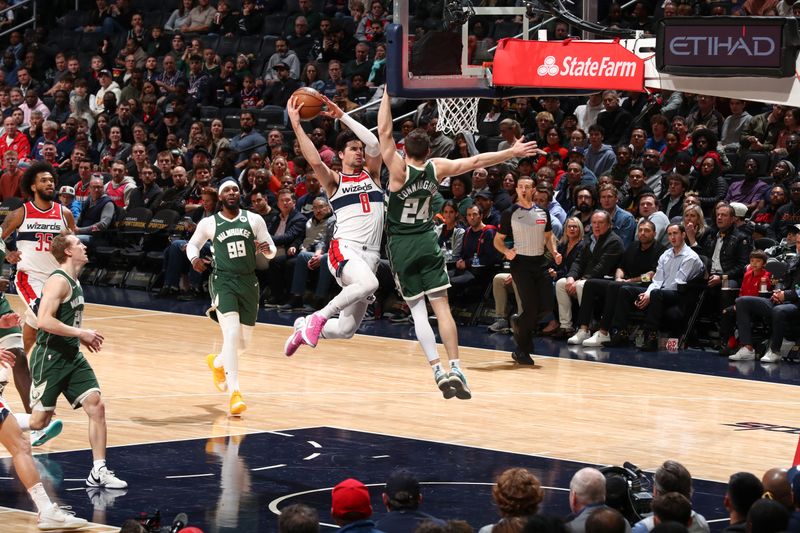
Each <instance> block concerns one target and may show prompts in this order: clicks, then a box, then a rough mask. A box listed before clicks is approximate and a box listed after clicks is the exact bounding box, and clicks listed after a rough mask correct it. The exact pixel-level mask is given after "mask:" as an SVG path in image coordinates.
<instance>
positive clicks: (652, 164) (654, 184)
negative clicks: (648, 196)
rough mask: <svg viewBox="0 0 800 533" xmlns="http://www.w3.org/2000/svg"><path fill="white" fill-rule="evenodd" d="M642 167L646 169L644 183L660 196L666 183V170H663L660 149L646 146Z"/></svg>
mask: <svg viewBox="0 0 800 533" xmlns="http://www.w3.org/2000/svg"><path fill="white" fill-rule="evenodd" d="M642 168H643V169H644V184H645V185H646V186H647V187H649V188H650V190H651V191H653V193H654V194H655V195H656V197H660V196H661V194H662V189H663V188H664V185H665V183H664V182H665V181H666V180H665V179H664V177H665V175H666V172H665V171H663V170H661V155H660V154H659V152H658V150H655V149H653V148H646V149H645V151H644V155H643V156H642Z"/></svg>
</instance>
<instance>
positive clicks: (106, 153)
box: [100, 126, 131, 171]
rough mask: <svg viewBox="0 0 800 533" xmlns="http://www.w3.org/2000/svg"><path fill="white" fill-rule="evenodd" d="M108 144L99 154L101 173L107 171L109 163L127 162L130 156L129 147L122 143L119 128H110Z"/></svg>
mask: <svg viewBox="0 0 800 533" xmlns="http://www.w3.org/2000/svg"><path fill="white" fill-rule="evenodd" d="M108 138H109V141H110V142H109V143H108V145H107V146H106V147H105V149H104V150H103V151H102V152H100V165H101V166H102V168H103V171H108V170H109V169H110V167H111V163H113V162H114V160H116V159H122V160H123V161H124V160H127V159H128V157H129V156H130V155H131V145H130V144H129V143H126V142H122V130H121V129H120V128H119V126H111V128H110V129H109V131H108Z"/></svg>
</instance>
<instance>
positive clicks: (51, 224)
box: [17, 202, 67, 276]
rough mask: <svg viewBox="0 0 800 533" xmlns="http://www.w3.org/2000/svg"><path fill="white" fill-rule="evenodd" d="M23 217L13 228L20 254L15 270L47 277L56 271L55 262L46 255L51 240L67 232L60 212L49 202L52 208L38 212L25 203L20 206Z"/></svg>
mask: <svg viewBox="0 0 800 533" xmlns="http://www.w3.org/2000/svg"><path fill="white" fill-rule="evenodd" d="M22 208H23V209H24V210H25V215H24V216H25V218H24V219H23V220H22V224H21V225H20V227H19V229H17V249H18V250H19V251H20V252H22V256H21V257H20V261H19V265H18V267H17V268H18V269H19V270H22V271H24V272H30V273H34V274H36V273H38V274H41V275H44V276H49V275H50V274H52V273H53V271H54V270H56V269H57V268H58V261H56V258H55V257H53V254H51V253H50V243H51V242H52V241H53V238H54V237H55V236H56V235H58V234H59V233H61V232H62V231H64V230H65V229H67V221H66V219H65V218H64V209H63V207H62V206H61V204H59V203H56V202H53V207H51V208H50V209H48V210H47V211H42V210H40V209H39V208H37V207H36V206H35V205H33V202H25V203H24V204H23V205H22Z"/></svg>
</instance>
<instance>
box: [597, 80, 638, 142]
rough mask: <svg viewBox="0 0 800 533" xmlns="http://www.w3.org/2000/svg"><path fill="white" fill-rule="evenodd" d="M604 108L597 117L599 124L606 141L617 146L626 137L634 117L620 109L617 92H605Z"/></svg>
mask: <svg viewBox="0 0 800 533" xmlns="http://www.w3.org/2000/svg"><path fill="white" fill-rule="evenodd" d="M603 108H604V110H603V111H602V112H601V113H600V114H599V115H597V124H598V125H599V126H602V128H603V132H604V133H603V135H604V139H605V141H606V142H607V143H608V144H610V145H612V146H616V145H617V144H619V143H620V141H622V139H623V137H624V136H625V133H626V132H627V130H628V127H630V125H631V122H632V121H633V117H632V116H631V114H630V113H628V112H627V111H625V110H624V109H622V108H621V107H620V105H619V93H617V91H604V92H603ZM590 139H591V132H590Z"/></svg>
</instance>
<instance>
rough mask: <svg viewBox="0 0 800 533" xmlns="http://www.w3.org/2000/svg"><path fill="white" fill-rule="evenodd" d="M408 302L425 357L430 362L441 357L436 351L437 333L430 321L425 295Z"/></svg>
mask: <svg viewBox="0 0 800 533" xmlns="http://www.w3.org/2000/svg"><path fill="white" fill-rule="evenodd" d="M406 303H407V304H408V308H409V310H410V311H411V316H412V317H413V318H414V332H415V333H416V334H417V340H418V341H419V344H420V346H422V351H423V352H425V357H426V358H427V359H428V362H429V363H430V362H431V361H435V360H437V359H439V353H438V352H437V351H436V335H434V334H433V328H432V327H431V324H430V322H428V308H427V306H426V305H425V297H424V296H422V297H420V298H417V299H416V300H411V301H407V302H406Z"/></svg>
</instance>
